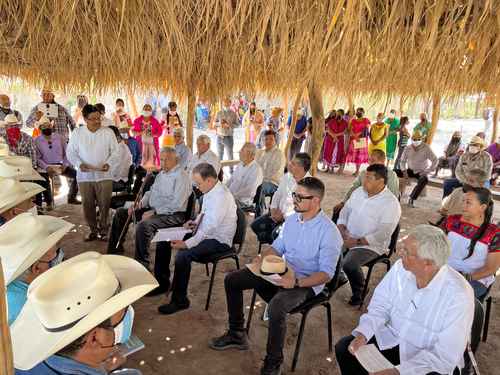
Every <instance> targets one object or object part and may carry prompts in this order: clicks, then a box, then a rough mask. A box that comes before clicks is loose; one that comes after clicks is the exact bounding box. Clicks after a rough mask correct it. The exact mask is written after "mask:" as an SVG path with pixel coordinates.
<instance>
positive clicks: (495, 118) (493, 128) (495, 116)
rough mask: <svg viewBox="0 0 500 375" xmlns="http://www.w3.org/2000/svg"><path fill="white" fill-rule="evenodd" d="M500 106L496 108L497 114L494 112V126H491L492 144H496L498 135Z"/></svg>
mask: <svg viewBox="0 0 500 375" xmlns="http://www.w3.org/2000/svg"><path fill="white" fill-rule="evenodd" d="M499 109H500V106H498V105H496V106H495V112H493V124H491V143H495V141H496V139H497V134H498V129H497V128H498V110H499Z"/></svg>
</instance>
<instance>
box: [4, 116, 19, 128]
mask: <svg viewBox="0 0 500 375" xmlns="http://www.w3.org/2000/svg"><path fill="white" fill-rule="evenodd" d="M7 125H19V120H18V119H17V117H16V115H14V114H12V113H10V114H8V115H7V116H5V118H4V120H3V121H0V127H3V126H7Z"/></svg>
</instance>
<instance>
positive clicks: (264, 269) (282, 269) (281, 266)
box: [247, 255, 295, 278]
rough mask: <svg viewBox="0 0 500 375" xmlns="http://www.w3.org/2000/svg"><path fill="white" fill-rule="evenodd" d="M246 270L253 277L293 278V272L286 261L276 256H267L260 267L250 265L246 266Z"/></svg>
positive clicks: (253, 264)
mask: <svg viewBox="0 0 500 375" xmlns="http://www.w3.org/2000/svg"><path fill="white" fill-rule="evenodd" d="M247 268H248V269H249V270H250V271H252V273H253V274H254V275H255V276H259V277H262V278H266V277H268V276H271V275H279V276H281V277H283V276H292V277H295V276H294V275H295V273H294V272H293V270H292V269H291V268H290V267H288V266H287V263H286V261H285V260H284V259H283V258H282V257H279V256H277V255H268V256H266V257H264V258H263V259H262V262H261V265H260V267H259V265H258V264H255V263H252V264H247Z"/></svg>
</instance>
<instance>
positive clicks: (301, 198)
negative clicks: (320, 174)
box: [292, 193, 314, 203]
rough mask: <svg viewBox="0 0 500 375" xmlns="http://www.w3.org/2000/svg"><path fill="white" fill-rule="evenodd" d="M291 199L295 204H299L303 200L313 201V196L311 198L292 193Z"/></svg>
mask: <svg viewBox="0 0 500 375" xmlns="http://www.w3.org/2000/svg"><path fill="white" fill-rule="evenodd" d="M292 198H293V200H295V201H297V203H300V202H302V201H303V200H304V199H313V198H314V196H312V195H300V194H297V193H292Z"/></svg>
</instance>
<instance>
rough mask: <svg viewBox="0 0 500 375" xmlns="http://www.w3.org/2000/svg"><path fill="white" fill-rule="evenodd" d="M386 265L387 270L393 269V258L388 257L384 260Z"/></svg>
mask: <svg viewBox="0 0 500 375" xmlns="http://www.w3.org/2000/svg"><path fill="white" fill-rule="evenodd" d="M384 263H385V265H386V267H387V272H389V271H390V270H391V260H390V259H387V261H386V262H384Z"/></svg>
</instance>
